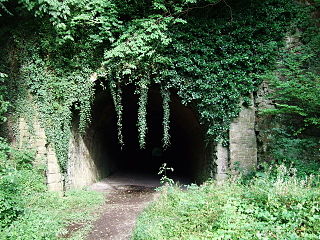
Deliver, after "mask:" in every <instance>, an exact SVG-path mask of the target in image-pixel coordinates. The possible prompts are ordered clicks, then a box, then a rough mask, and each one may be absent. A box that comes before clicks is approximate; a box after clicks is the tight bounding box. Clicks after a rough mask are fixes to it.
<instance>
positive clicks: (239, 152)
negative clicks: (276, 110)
mask: <svg viewBox="0 0 320 240" xmlns="http://www.w3.org/2000/svg"><path fill="white" fill-rule="evenodd" d="M252 99H253V98H252ZM229 139H230V145H229V149H230V170H231V171H232V170H236V171H240V172H243V173H248V172H250V171H252V170H254V169H255V168H256V166H257V139H256V134H255V107H254V105H253V101H252V105H251V106H249V107H244V106H241V112H240V114H239V116H238V117H237V118H236V119H235V120H234V121H233V123H232V124H231V126H230V130H229Z"/></svg>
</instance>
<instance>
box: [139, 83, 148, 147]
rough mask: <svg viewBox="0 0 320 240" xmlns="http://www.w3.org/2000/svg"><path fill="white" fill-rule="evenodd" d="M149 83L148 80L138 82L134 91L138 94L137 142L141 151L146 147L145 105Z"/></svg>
mask: <svg viewBox="0 0 320 240" xmlns="http://www.w3.org/2000/svg"><path fill="white" fill-rule="evenodd" d="M149 84H150V82H149V81H148V80H141V81H140V82H139V89H138V90H137V91H136V93H137V94H139V101H138V105H139V106H138V120H137V127H138V140H139V145H140V148H141V149H143V148H145V146H146V134H147V131H148V125H147V103H148V90H149Z"/></svg>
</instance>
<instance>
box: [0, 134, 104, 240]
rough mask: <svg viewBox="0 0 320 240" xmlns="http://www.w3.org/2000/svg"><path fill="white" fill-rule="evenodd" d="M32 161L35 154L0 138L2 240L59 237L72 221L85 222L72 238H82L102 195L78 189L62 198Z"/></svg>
mask: <svg viewBox="0 0 320 240" xmlns="http://www.w3.org/2000/svg"><path fill="white" fill-rule="evenodd" d="M33 160H34V153H32V152H30V151H23V150H16V149H14V148H12V147H10V146H9V145H8V144H7V143H5V142H4V140H3V139H0V240H9V239H10V240H12V239H15V240H19V239H21V240H29V239H30V240H31V239H32V240H37V239H39V240H40V239H50V240H51V239H60V238H61V237H62V236H63V235H64V234H66V233H67V230H66V227H67V226H68V225H69V224H72V223H78V224H83V229H82V230H80V231H79V232H76V233H75V234H74V236H71V237H72V238H71V239H82V236H83V235H84V234H85V231H86V230H88V229H89V227H90V222H91V221H92V220H93V219H94V218H95V216H94V215H93V214H92V212H93V211H94V210H95V209H97V207H98V206H99V205H100V204H101V203H102V202H103V199H104V197H103V195H102V194H100V193H96V192H91V191H86V190H77V191H67V192H66V194H65V196H64V197H61V196H59V195H58V194H57V193H53V192H48V191H47V188H46V185H45V176H44V172H43V168H41V167H39V166H33Z"/></svg>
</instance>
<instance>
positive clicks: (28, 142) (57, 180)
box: [18, 116, 63, 192]
mask: <svg viewBox="0 0 320 240" xmlns="http://www.w3.org/2000/svg"><path fill="white" fill-rule="evenodd" d="M18 132H19V141H18V147H19V148H30V149H33V150H36V157H35V163H34V164H37V165H46V166H47V170H46V175H47V185H48V190H50V191H57V192H63V176H62V174H61V172H60V167H59V164H58V159H57V157H56V154H55V152H54V150H53V149H52V147H50V146H48V143H47V138H46V135H45V131H44V129H43V128H42V127H41V125H40V122H39V119H38V117H37V116H34V117H33V119H30V123H29V124H28V122H27V121H26V120H25V119H24V118H20V119H19V121H18Z"/></svg>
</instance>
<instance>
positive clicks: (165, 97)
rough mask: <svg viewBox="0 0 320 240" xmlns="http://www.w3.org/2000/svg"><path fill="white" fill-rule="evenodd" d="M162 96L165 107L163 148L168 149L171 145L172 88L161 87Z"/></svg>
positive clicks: (163, 106)
mask: <svg viewBox="0 0 320 240" xmlns="http://www.w3.org/2000/svg"><path fill="white" fill-rule="evenodd" d="M161 96H162V108H163V120H162V127H163V137H162V145H163V149H167V148H168V147H169V146H170V133H169V130H170V105H169V104H170V90H169V89H165V88H161Z"/></svg>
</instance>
